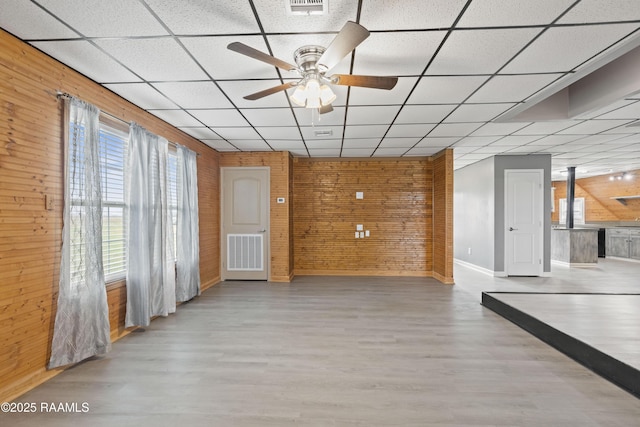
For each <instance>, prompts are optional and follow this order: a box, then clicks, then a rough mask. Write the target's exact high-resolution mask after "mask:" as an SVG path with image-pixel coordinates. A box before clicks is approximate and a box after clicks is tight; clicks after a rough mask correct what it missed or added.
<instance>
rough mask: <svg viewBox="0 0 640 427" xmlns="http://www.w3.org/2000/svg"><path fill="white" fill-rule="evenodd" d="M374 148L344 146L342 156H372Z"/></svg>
mask: <svg viewBox="0 0 640 427" xmlns="http://www.w3.org/2000/svg"><path fill="white" fill-rule="evenodd" d="M373 150H374V148H343V149H342V151H341V157H371V154H373Z"/></svg>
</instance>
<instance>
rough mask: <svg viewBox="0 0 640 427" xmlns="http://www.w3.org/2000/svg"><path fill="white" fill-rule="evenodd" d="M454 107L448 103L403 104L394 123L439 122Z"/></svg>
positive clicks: (454, 105)
mask: <svg viewBox="0 0 640 427" xmlns="http://www.w3.org/2000/svg"><path fill="white" fill-rule="evenodd" d="M455 107H456V104H448V105H405V106H404V107H403V108H402V111H400V114H399V115H398V118H397V119H396V121H395V123H440V122H441V121H442V120H444V118H445V117H447V115H448V114H449V113H451V111H453V109H454V108H455Z"/></svg>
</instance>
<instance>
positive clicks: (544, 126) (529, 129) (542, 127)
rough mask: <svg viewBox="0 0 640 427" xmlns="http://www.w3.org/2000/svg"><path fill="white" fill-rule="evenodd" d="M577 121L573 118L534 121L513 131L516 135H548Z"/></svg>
mask: <svg viewBox="0 0 640 427" xmlns="http://www.w3.org/2000/svg"><path fill="white" fill-rule="evenodd" d="M578 123H579V122H577V121H575V120H562V121H553V122H536V123H531V124H530V125H529V126H526V127H524V128H522V129H520V130H519V131H517V132H515V134H516V135H549V134H552V133H556V132H559V131H561V130H563V129H566V128H568V127H571V126H574V125H576V124H578Z"/></svg>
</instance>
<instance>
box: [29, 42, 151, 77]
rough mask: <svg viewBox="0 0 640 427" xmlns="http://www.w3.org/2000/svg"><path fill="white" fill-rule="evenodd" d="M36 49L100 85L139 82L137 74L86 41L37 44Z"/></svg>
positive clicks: (35, 44)
mask: <svg viewBox="0 0 640 427" xmlns="http://www.w3.org/2000/svg"><path fill="white" fill-rule="evenodd" d="M33 45H34V46H35V47H37V48H38V49H40V50H41V51H43V52H45V53H48V54H49V55H51V56H53V57H55V58H56V59H57V60H58V61H60V62H62V63H65V64H72V65H71V67H72V68H74V69H75V70H76V71H78V72H80V73H82V74H84V75H85V76H87V77H89V78H90V79H91V80H94V81H96V82H98V83H117V82H129V83H131V82H139V81H141V80H140V78H138V77H137V76H136V75H135V74H133V73H132V72H131V71H129V70H127V69H126V68H125V67H123V66H122V65H120V64H119V63H118V62H117V61H114V60H113V59H112V58H110V57H109V55H107V54H106V53H104V52H102V51H101V50H100V49H98V48H97V47H95V46H94V45H92V44H91V43H89V42H88V41H84V40H68V41H54V42H36V43H33Z"/></svg>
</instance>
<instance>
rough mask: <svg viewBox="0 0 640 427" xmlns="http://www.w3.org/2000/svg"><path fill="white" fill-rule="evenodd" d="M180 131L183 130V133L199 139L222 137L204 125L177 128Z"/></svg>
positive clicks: (218, 138) (217, 138)
mask: <svg viewBox="0 0 640 427" xmlns="http://www.w3.org/2000/svg"><path fill="white" fill-rule="evenodd" d="M179 129H180V130H181V131H183V132H184V133H187V134H189V135H191V136H192V137H194V138H197V139H199V140H204V139H208V140H220V139H222V138H221V137H220V135H218V134H217V133H215V132H214V131H212V130H211V129H209V128H206V127H181V128H179Z"/></svg>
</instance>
